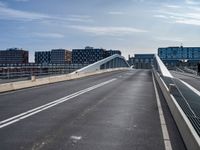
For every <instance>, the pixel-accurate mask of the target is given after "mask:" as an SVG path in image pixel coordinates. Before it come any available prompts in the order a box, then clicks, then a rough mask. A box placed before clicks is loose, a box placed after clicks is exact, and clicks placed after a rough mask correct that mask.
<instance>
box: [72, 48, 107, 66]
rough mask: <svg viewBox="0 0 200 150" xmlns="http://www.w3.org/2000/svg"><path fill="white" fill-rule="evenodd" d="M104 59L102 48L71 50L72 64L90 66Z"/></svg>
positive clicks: (104, 54)
mask: <svg viewBox="0 0 200 150" xmlns="http://www.w3.org/2000/svg"><path fill="white" fill-rule="evenodd" d="M105 57H106V50H105V49H103V48H93V47H89V46H87V47H85V49H73V50H72V62H73V63H74V64H92V63H94V62H97V61H99V60H101V59H104V58H105Z"/></svg>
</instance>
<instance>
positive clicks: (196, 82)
mask: <svg viewBox="0 0 200 150" xmlns="http://www.w3.org/2000/svg"><path fill="white" fill-rule="evenodd" d="M171 73H172V75H173V76H174V77H176V78H178V79H181V80H183V81H185V82H187V83H188V84H190V85H191V86H193V87H194V88H195V89H197V90H198V91H200V77H199V76H195V75H188V74H187V73H180V72H176V71H171Z"/></svg>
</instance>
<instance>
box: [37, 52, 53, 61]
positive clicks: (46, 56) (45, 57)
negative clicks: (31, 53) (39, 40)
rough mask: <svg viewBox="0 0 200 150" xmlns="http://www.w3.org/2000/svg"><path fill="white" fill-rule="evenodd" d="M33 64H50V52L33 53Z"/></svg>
mask: <svg viewBox="0 0 200 150" xmlns="http://www.w3.org/2000/svg"><path fill="white" fill-rule="evenodd" d="M35 63H36V64H50V63H51V52H50V51H38V52H35Z"/></svg>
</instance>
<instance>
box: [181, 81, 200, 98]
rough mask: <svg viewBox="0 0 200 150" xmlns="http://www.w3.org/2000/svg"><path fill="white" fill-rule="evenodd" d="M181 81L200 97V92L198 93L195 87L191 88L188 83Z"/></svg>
mask: <svg viewBox="0 0 200 150" xmlns="http://www.w3.org/2000/svg"><path fill="white" fill-rule="evenodd" d="M178 80H179V81H181V82H182V83H183V84H185V85H186V86H187V87H188V88H189V89H191V90H192V91H193V92H194V93H196V94H197V95H199V96H200V91H198V90H197V89H195V88H194V87H193V86H191V85H190V84H188V83H186V82H185V81H183V80H181V79H178Z"/></svg>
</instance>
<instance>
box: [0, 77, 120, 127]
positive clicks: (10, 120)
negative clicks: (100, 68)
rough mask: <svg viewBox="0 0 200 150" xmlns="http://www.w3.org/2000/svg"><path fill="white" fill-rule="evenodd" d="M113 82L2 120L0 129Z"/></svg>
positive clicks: (95, 86) (104, 83) (98, 85)
mask: <svg viewBox="0 0 200 150" xmlns="http://www.w3.org/2000/svg"><path fill="white" fill-rule="evenodd" d="M115 80H117V79H116V78H113V79H111V80H108V81H105V82H102V83H100V84H97V85H94V86H92V87H89V88H86V89H84V90H81V91H78V92H76V93H73V94H70V95H68V96H65V97H63V98H60V99H58V100H55V101H52V102H50V103H47V104H45V105H42V106H39V107H37V108H34V109H31V110H29V111H26V112H24V113H21V114H19V115H16V116H13V117H11V118H8V119H5V120H3V121H0V129H1V128H3V127H6V126H8V125H11V124H13V123H15V122H18V121H20V120H22V119H25V118H27V117H30V116H32V115H34V114H37V113H39V112H41V111H44V110H46V109H49V108H51V107H53V106H56V105H58V104H60V103H63V102H65V101H68V100H70V99H72V98H74V97H77V96H79V95H82V94H84V93H87V92H89V91H92V90H94V89H96V88H99V87H101V86H104V85H106V84H108V83H111V82H113V81H115Z"/></svg>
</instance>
